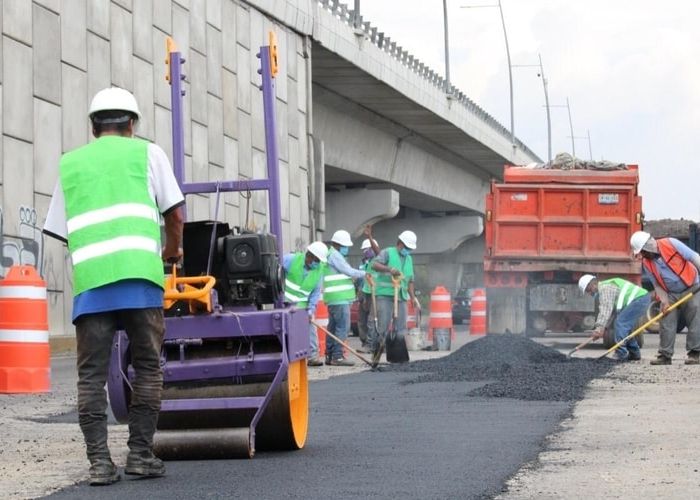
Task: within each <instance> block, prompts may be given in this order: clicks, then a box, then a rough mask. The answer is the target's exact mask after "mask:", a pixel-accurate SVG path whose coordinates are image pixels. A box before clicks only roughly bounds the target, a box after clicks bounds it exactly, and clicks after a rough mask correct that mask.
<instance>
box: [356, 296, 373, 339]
mask: <svg viewBox="0 0 700 500" xmlns="http://www.w3.org/2000/svg"><path fill="white" fill-rule="evenodd" d="M359 296H360V307H359V311H358V318H357V331H358V334H359V335H360V341H361V342H362V345H366V344H367V337H368V333H367V332H368V329H369V325H368V323H369V310H370V308H371V307H372V296H371V295H370V294H368V293H360V295H359Z"/></svg>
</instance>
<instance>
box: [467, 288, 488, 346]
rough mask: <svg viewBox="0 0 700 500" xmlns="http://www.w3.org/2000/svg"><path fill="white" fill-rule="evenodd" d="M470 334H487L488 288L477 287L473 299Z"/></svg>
mask: <svg viewBox="0 0 700 500" xmlns="http://www.w3.org/2000/svg"><path fill="white" fill-rule="evenodd" d="M469 335H486V290H484V289H483V288H475V289H474V293H473V294H472V300H471V318H470V320H469Z"/></svg>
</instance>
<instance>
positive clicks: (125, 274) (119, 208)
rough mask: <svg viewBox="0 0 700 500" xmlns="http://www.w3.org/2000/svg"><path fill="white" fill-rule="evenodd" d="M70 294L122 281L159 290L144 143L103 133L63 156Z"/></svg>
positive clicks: (155, 219)
mask: <svg viewBox="0 0 700 500" xmlns="http://www.w3.org/2000/svg"><path fill="white" fill-rule="evenodd" d="M60 180H61V187H62V189H63V195H64V198H65V204H66V227H67V229H68V250H69V252H70V255H71V259H72V261H73V294H74V295H78V294H80V293H82V292H84V291H86V290H91V289H93V288H97V287H100V286H104V285H108V284H110V283H115V282H117V281H121V280H125V279H144V280H148V281H151V282H153V283H154V284H156V285H158V286H159V287H161V288H163V280H164V275H163V261H162V260H161V251H160V224H159V220H160V214H159V213H158V207H157V206H156V204H155V202H154V201H153V199H152V198H151V195H150V194H149V192H148V143H147V142H146V141H142V140H140V139H133V138H130V137H120V136H105V137H101V138H99V139H97V140H96V141H95V142H93V143H91V144H87V145H85V146H83V147H81V148H78V149H76V150H74V151H71V152H68V153H66V154H64V155H63V157H62V158H61V163H60Z"/></svg>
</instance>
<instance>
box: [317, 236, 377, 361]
mask: <svg viewBox="0 0 700 500" xmlns="http://www.w3.org/2000/svg"><path fill="white" fill-rule="evenodd" d="M351 246H352V239H351V238H350V233H348V232H347V231H345V230H343V229H339V230H338V231H336V232H335V233H333V236H332V237H331V242H330V248H329V250H328V266H327V267H326V272H325V276H324V277H323V301H324V302H325V303H326V305H327V306H328V331H329V332H331V333H332V334H333V335H334V336H336V337H338V339H340V341H341V342H344V341H345V339H346V338H347V337H348V332H349V331H350V304H352V303H353V302H354V301H355V281H356V280H359V279H366V280H371V279H372V278H371V276H370V275H369V273H367V272H366V271H362V270H359V269H355V268H354V267H352V266H351V265H350V264H348V261H347V260H346V259H345V257H346V256H347V255H348V252H349V250H350V247H351ZM326 364H327V365H333V366H352V365H354V364H355V363H354V362H353V361H351V360H349V359H347V358H345V355H344V354H343V346H342V345H341V344H340V343H339V342H337V341H336V340H335V339H334V338H333V337H331V336H328V338H327V340H326Z"/></svg>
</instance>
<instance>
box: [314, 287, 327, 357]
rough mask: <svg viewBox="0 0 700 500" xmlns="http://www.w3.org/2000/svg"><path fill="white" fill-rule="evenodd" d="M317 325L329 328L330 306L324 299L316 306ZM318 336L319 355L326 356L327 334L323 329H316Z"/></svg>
mask: <svg viewBox="0 0 700 500" xmlns="http://www.w3.org/2000/svg"><path fill="white" fill-rule="evenodd" d="M315 321H316V323H318V324H319V325H321V326H322V327H323V328H328V306H327V305H326V303H325V302H323V300H322V299H319V300H318V303H317V304H316V320H315ZM316 336H317V337H318V355H319V356H325V355H326V332H324V331H323V330H322V329H321V328H318V327H316Z"/></svg>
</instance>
